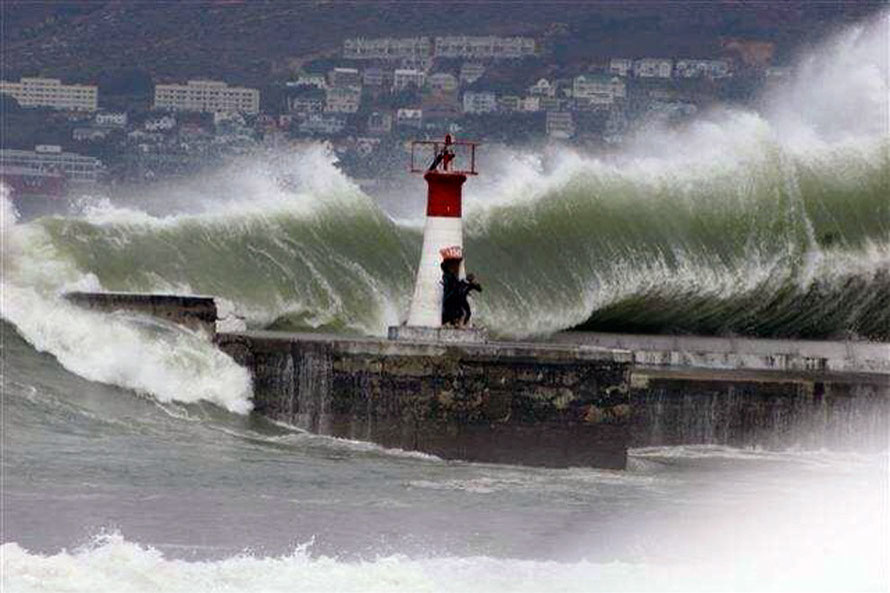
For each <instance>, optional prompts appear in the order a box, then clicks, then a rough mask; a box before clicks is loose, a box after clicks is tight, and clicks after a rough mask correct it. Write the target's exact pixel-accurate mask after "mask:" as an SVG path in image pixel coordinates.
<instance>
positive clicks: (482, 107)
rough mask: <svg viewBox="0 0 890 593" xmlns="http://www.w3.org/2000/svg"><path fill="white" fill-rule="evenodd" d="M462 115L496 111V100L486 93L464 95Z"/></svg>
mask: <svg viewBox="0 0 890 593" xmlns="http://www.w3.org/2000/svg"><path fill="white" fill-rule="evenodd" d="M463 106H464V113H491V112H493V111H497V110H498V100H497V97H496V96H495V94H494V93H491V92H488V91H482V92H476V91H467V92H465V93H464V104H463Z"/></svg>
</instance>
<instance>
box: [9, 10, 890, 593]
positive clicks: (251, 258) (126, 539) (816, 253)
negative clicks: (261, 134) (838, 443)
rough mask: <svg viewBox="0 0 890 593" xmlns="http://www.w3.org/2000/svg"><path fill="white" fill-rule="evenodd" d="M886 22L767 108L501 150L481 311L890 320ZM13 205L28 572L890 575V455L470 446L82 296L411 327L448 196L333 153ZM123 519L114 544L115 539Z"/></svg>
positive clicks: (660, 585)
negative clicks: (307, 389) (396, 427)
mask: <svg viewBox="0 0 890 593" xmlns="http://www.w3.org/2000/svg"><path fill="white" fill-rule="evenodd" d="M888 22H890V21H888V15H886V14H884V15H881V16H879V17H876V18H875V19H874V20H873V21H872V22H870V23H866V24H863V25H861V26H858V27H854V28H851V29H849V30H847V31H844V32H842V33H840V34H839V35H838V36H836V37H835V38H833V39H831V40H829V41H827V42H826V43H824V44H823V45H822V46H820V47H817V48H812V49H811V50H808V52H807V53H806V55H804V56H802V57H801V60H800V63H799V65H798V68H797V73H796V75H795V76H794V77H793V78H792V79H791V80H790V81H788V82H787V83H785V84H783V85H782V86H780V87H776V88H774V89H771V90H769V91H768V92H766V93H765V94H764V96H763V99H762V101H761V104H760V105H759V107H758V108H757V109H756V110H755V109H740V108H728V107H724V108H720V109H714V110H712V111H709V112H707V113H703V114H701V115H700V116H698V117H697V118H696V119H695V120H693V121H691V122H689V123H688V124H687V125H685V126H683V127H682V128H679V129H677V128H667V127H661V126H659V125H657V124H652V125H650V126H648V127H646V128H644V129H642V130H640V131H639V132H638V134H637V135H636V137H635V138H633V139H632V140H631V141H630V142H629V144H628V145H627V146H626V147H624V148H622V149H620V150H616V151H615V152H614V153H611V154H606V155H597V156H592V155H587V154H583V153H579V152H577V151H573V150H570V149H568V148H565V147H560V146H552V147H549V148H548V149H546V150H544V151H523V150H521V149H516V148H494V147H491V148H486V149H485V150H487V151H488V152H486V153H484V158H485V159H486V160H483V161H482V167H481V168H482V173H483V174H482V175H481V176H480V177H479V178H474V179H472V180H470V181H469V182H468V183H467V185H466V186H465V193H466V209H465V212H466V214H465V224H466V233H467V237H466V251H467V254H468V260H467V267H468V269H469V270H470V271H474V272H476V273H477V275H478V276H480V277H481V279H482V281H483V283H484V286H485V292H484V293H483V295H482V296H481V297H480V298H477V299H476V302H475V303H474V307H475V310H476V311H477V313H476V314H475V316H476V317H478V319H479V321H480V323H482V324H484V325H486V326H488V327H489V328H490V329H491V330H492V331H493V332H494V333H496V334H500V335H506V336H532V335H545V334H547V333H550V332H555V331H559V330H564V329H568V328H572V327H576V326H581V327H586V328H593V329H610V330H611V329H618V330H622V331H652V332H680V333H691V332H697V333H698V332H700V333H710V334H746V335H754V336H788V337H849V338H854V339H875V340H880V341H888V340H890V199H888V196H890V139H888V120H887V117H888V74H887V72H888V66H887V52H886V42H887V35H888V33H887V27H888ZM0 191H2V196H0V198H2V199H0V218H2V226H0V230H2V277H0V291H2V311H0V313H2V318H3V322H2V324H0V325H2V327H0V329H2V332H3V362H4V368H3V370H2V373H3V376H2V382H3V414H4V434H3V451H4V459H3V472H4V479H5V482H6V483H5V485H4V490H3V498H4V500H3V506H4V511H3V512H4V522H5V524H4V532H3V534H2V541H3V542H4V543H3V544H2V547H0V557H2V566H3V569H2V579H3V580H2V585H3V589H4V590H10V591H32V590H46V589H47V588H48V589H50V590H69V591H96V590H114V591H128V590H132V591H155V590H165V591H195V590H221V589H226V588H230V589H233V590H243V591H278V590H281V591H284V590H287V591H299V590H307V591H325V590H332V591H333V590H362V591H371V590H387V591H399V590H404V591H445V590H450V591H455V590H459V591H498V590H511V591H516V590H528V591H539V590H566V591H575V590H577V591H591V590H653V589H660V590H715V589H719V590H726V589H732V590H812V589H823V590H849V589H855V590H885V589H886V588H887V584H888V574H887V568H886V563H885V561H884V560H885V559H886V557H887V556H888V555H890V554H888V551H890V550H888V541H890V534H888V527H887V526H888V525H890V521H888V519H890V517H888V484H887V476H888V471H887V470H888V458H887V453H886V450H885V451H884V452H882V453H878V454H864V453H855V452H847V453H833V452H826V451H805V450H800V451H794V450H792V451H786V452H767V451H758V450H745V451H740V450H734V449H729V448H723V447H708V446H699V447H659V448H651V449H640V450H636V451H633V452H632V454H631V462H630V467H629V470H628V471H627V472H624V473H616V472H607V471H596V470H582V469H572V470H541V469H532V468H516V467H508V466H488V465H481V464H463V463H446V462H444V461H441V460H438V459H435V458H425V457H422V456H417V455H410V454H405V453H404V452H398V451H387V450H380V449H379V448H375V447H373V446H370V445H367V444H362V443H353V442H349V441H337V440H333V439H327V438H324V437H318V436H314V435H309V434H306V433H302V432H300V431H295V430H293V429H292V428H289V427H282V426H277V425H274V424H271V423H269V422H265V421H263V420H261V419H257V418H255V417H253V416H248V415H246V413H247V412H248V411H249V410H250V409H251V405H252V404H251V401H250V397H251V386H250V380H249V377H248V374H247V373H246V371H244V369H242V368H240V367H238V366H237V365H236V364H235V363H234V362H233V361H231V360H230V359H229V358H228V357H226V356H224V355H222V354H221V353H219V352H218V351H216V350H215V349H214V348H213V347H212V345H211V344H209V343H207V341H206V340H204V339H203V338H202V337H201V336H199V335H195V334H192V333H190V332H188V331H186V330H183V329H181V328H178V327H173V326H169V325H166V324H163V323H160V322H155V321H149V320H147V319H145V318H141V317H138V316H128V315H110V316H109V315H99V314H95V313H91V312H88V311H81V310H79V309H76V308H74V307H71V306H69V305H67V304H66V303H65V302H64V301H62V300H61V299H60V298H59V295H60V294H61V293H62V292H64V291H66V290H74V289H80V290H129V291H140V292H158V293H160V292H183V293H199V294H210V295H214V296H216V297H218V298H219V302H220V304H221V308H222V310H223V313H224V314H225V315H227V316H229V319H228V321H233V320H237V319H239V318H242V317H243V318H244V319H245V320H246V322H247V324H248V325H250V326H253V327H270V326H271V327H276V328H283V329H287V328H292V329H306V328H310V329H329V330H336V331H341V332H357V333H366V334H378V335H379V334H382V333H383V332H385V329H386V327H387V326H388V325H391V324H396V323H398V322H400V321H401V320H402V319H403V318H404V316H405V313H406V311H407V305H408V299H409V298H410V294H411V288H412V283H413V280H414V270H415V266H416V260H417V254H418V253H419V248H420V240H421V234H420V233H421V223H422V219H421V218H420V217H421V216H422V213H423V201H424V196H425V188H424V187H423V182H422V180H420V179H419V178H411V179H408V178H406V180H405V190H404V196H403V197H402V198H392V199H389V200H386V201H385V202H386V204H387V209H384V208H382V207H381V206H380V205H378V203H376V202H375V201H374V200H373V199H372V198H371V197H369V196H368V195H366V194H364V193H363V192H362V191H361V190H360V189H359V188H358V187H357V185H356V184H355V183H353V182H352V181H351V180H349V179H347V178H346V177H345V176H344V175H343V174H342V173H341V172H340V171H339V170H338V169H337V168H336V166H335V161H334V158H333V157H332V156H331V155H330V154H329V153H327V152H326V151H325V150H324V149H323V148H321V147H317V148H307V149H304V150H301V151H300V152H298V153H296V154H281V153H269V154H263V155H257V156H254V157H249V158H244V159H241V160H238V161H236V162H234V163H233V164H232V165H230V166H229V167H227V168H224V169H223V170H220V171H216V172H209V173H207V174H204V175H201V176H198V177H195V178H193V179H189V180H185V181H181V182H175V183H171V184H167V185H164V186H160V187H159V188H153V189H150V190H137V191H135V192H131V193H128V194H126V195H123V194H122V195H114V196H112V198H111V199H105V198H97V197H95V198H91V197H84V198H82V199H80V200H79V201H78V203H77V205H76V212H74V213H72V214H70V215H66V216H53V217H45V218H41V219H38V220H35V221H30V222H18V221H17V220H16V216H15V213H14V209H13V207H12V201H11V199H10V196H9V192H8V189H6V188H3V189H2V190H0ZM97 533H99V535H97Z"/></svg>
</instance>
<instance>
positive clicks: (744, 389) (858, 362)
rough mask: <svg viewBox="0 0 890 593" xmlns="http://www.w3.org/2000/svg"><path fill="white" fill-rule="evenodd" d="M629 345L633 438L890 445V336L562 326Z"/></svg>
mask: <svg viewBox="0 0 890 593" xmlns="http://www.w3.org/2000/svg"><path fill="white" fill-rule="evenodd" d="M552 340H553V341H554V342H557V343H563V344H576V345H579V346H582V345H589V346H600V347H608V348H626V349H628V350H630V351H631V352H632V357H633V363H634V364H633V371H632V378H631V405H632V407H633V410H634V420H633V427H632V430H631V443H632V446H635V447H641V446H661V445H688V444H719V445H731V446H738V447H745V446H758V447H766V448H785V447H797V448H805V449H823V448H826V449H832V450H842V449H855V450H872V451H881V450H887V449H888V447H890V344H881V343H870V342H854V341H843V342H842V341H815V340H775V339H754V338H719V337H702V336H647V335H626V334H609V333H593V332H566V333H562V334H557V335H556V336H553V338H552Z"/></svg>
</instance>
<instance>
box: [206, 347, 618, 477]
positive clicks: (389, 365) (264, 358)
mask: <svg viewBox="0 0 890 593" xmlns="http://www.w3.org/2000/svg"><path fill="white" fill-rule="evenodd" d="M217 342H218V344H219V346H220V347H221V348H222V349H223V350H224V351H226V352H228V353H229V354H230V355H232V356H233V357H234V358H235V360H237V361H238V362H239V363H241V364H243V365H245V366H247V367H248V368H249V369H251V371H252V373H253V376H254V393H255V395H254V403H255V409H256V411H257V412H258V413H261V414H263V415H266V416H268V417H271V418H273V419H277V420H281V421H284V422H288V423H290V424H293V425H296V426H298V427H301V428H304V429H306V430H310V431H312V432H316V433H319V434H326V435H331V436H336V437H344V438H350V439H360V440H366V441H372V442H375V443H378V444H380V445H382V446H384V447H395V448H401V449H406V450H416V451H422V452H426V453H431V454H433V455H437V456H440V457H443V458H453V459H464V460H469V461H486V462H499V463H521V464H528V465H546V466H555V467H565V466H594V467H604V468H619V469H620V468H623V467H624V466H625V463H626V451H627V443H628V436H629V432H628V427H629V422H630V416H631V409H630V406H629V395H628V379H629V370H630V362H629V356H628V354H627V353H622V352H615V351H606V350H593V349H583V350H579V349H578V348H574V347H573V348H565V347H562V348H560V347H543V346H540V345H519V344H512V345H511V344H504V343H499V344H496V345H490V344H475V345H470V344H453V345H441V344H431V343H410V342H403V341H387V340H368V339H344V338H336V339H335V338H331V337H322V336H316V337H313V336H308V335H300V336H291V337H288V336H287V335H286V334H284V335H282V334H278V335H275V334H272V333H271V332H267V333H263V332H254V333H242V334H220V335H219V336H218V338H217Z"/></svg>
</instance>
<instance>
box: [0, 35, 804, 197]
mask: <svg viewBox="0 0 890 593" xmlns="http://www.w3.org/2000/svg"><path fill="white" fill-rule="evenodd" d="M774 52H775V48H774V47H773V44H771V43H768V42H762V41H750V40H744V39H731V40H724V41H722V43H721V46H720V51H719V52H718V55H713V56H657V55H653V56H627V55H621V56H604V57H601V58H591V60H590V61H589V62H588V63H586V64H584V65H583V67H581V68H580V69H577V70H576V71H566V69H565V68H563V67H561V66H560V64H559V63H558V62H557V61H556V60H555V58H554V56H553V55H552V52H550V51H548V50H546V49H544V48H542V47H541V44H540V43H539V42H538V40H536V39H535V38H533V37H523V36H512V37H499V36H465V35H451V36H441V37H426V36H419V37H380V38H350V39H345V40H343V43H342V49H341V51H340V52H339V57H338V58H337V59H320V60H315V61H309V62H306V63H304V64H302V65H301V67H300V68H299V69H296V70H295V71H293V72H292V73H290V75H289V76H287V77H286V78H285V79H282V80H274V81H270V82H269V83H268V85H265V86H263V87H262V88H247V87H243V86H239V85H236V84H230V83H229V82H227V81H222V80H209V79H191V80H150V79H149V80H145V79H146V78H147V75H146V74H142V75H141V77H140V75H139V72H138V71H136V74H134V77H133V78H134V80H133V81H125V84H124V86H126V85H127V84H131V86H132V87H133V89H129V88H127V89H125V90H126V91H127V92H126V94H124V96H123V99H122V97H121V96H120V94H118V95H111V94H109V96H105V94H103V92H102V90H101V89H100V87H99V86H98V85H94V84H67V83H66V82H65V81H63V80H60V79H56V78H44V77H39V76H32V77H25V76H23V77H21V78H20V79H19V80H3V81H2V82H0V93H2V95H0V99H2V101H3V104H2V106H3V110H4V113H5V116H6V122H5V126H6V127H5V128H4V140H3V147H2V152H0V165H2V166H0V177H2V179H3V180H4V182H5V183H7V184H8V185H10V186H12V187H13V188H16V189H18V190H19V191H20V192H38V193H39V192H51V193H56V192H63V191H66V190H67V189H71V188H81V187H91V186H95V185H104V184H108V185H114V184H121V183H151V182H154V181H156V180H159V179H163V178H169V177H171V176H172V177H175V176H180V175H188V174H191V173H194V172H195V171H198V170H201V169H202V168H205V167H209V166H215V165H219V164H221V163H223V162H225V160H226V159H228V158H231V157H233V156H238V155H245V154H251V153H252V152H254V151H257V150H258V149H261V148H263V147H275V148H278V149H287V148H288V147H290V146H297V145H299V144H302V143H306V142H315V141H324V142H328V143H329V145H330V147H331V149H332V150H333V151H334V152H335V153H336V154H337V156H338V159H339V162H340V166H341V167H342V168H343V169H344V170H345V171H346V172H347V173H348V174H349V175H351V176H352V177H354V178H356V179H366V180H372V179H374V178H375V177H379V176H381V175H383V174H385V173H387V172H388V171H391V170H392V168H394V167H402V166H403V165H404V162H405V160H404V158H403V152H402V151H403V150H404V147H405V144H406V140H409V139H414V138H428V137H438V136H441V135H442V134H443V133H445V132H450V133H452V134H455V135H457V136H458V137H466V138H472V139H474V140H477V141H482V142H504V143H510V144H514V145H515V144H520V145H522V144H525V145H528V144H535V143H544V142H558V143H566V144H572V145H578V146H583V147H585V148H590V149H594V150H596V149H601V148H603V147H609V146H620V145H621V144H622V143H623V142H625V141H626V139H627V138H628V135H629V134H630V132H631V131H633V130H634V129H635V128H637V127H638V126H640V125H643V124H646V123H649V122H652V121H660V122H667V123H668V124H670V123H672V122H682V121H684V120H686V119H687V118H689V117H690V116H693V115H694V114H696V113H697V112H699V111H701V110H702V109H707V108H708V106H710V105H713V104H715V103H727V102H729V103H733V102H735V103H744V102H745V101H747V100H750V98H751V97H752V96H753V95H754V94H755V93H756V92H757V90H758V89H760V88H761V87H762V86H763V85H764V84H766V83H769V82H770V81H771V80H775V79H781V78H782V77H785V76H787V75H788V68H787V67H784V66H782V65H779V64H776V63H774ZM140 89H141V90H140ZM140 93H141V94H140Z"/></svg>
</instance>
